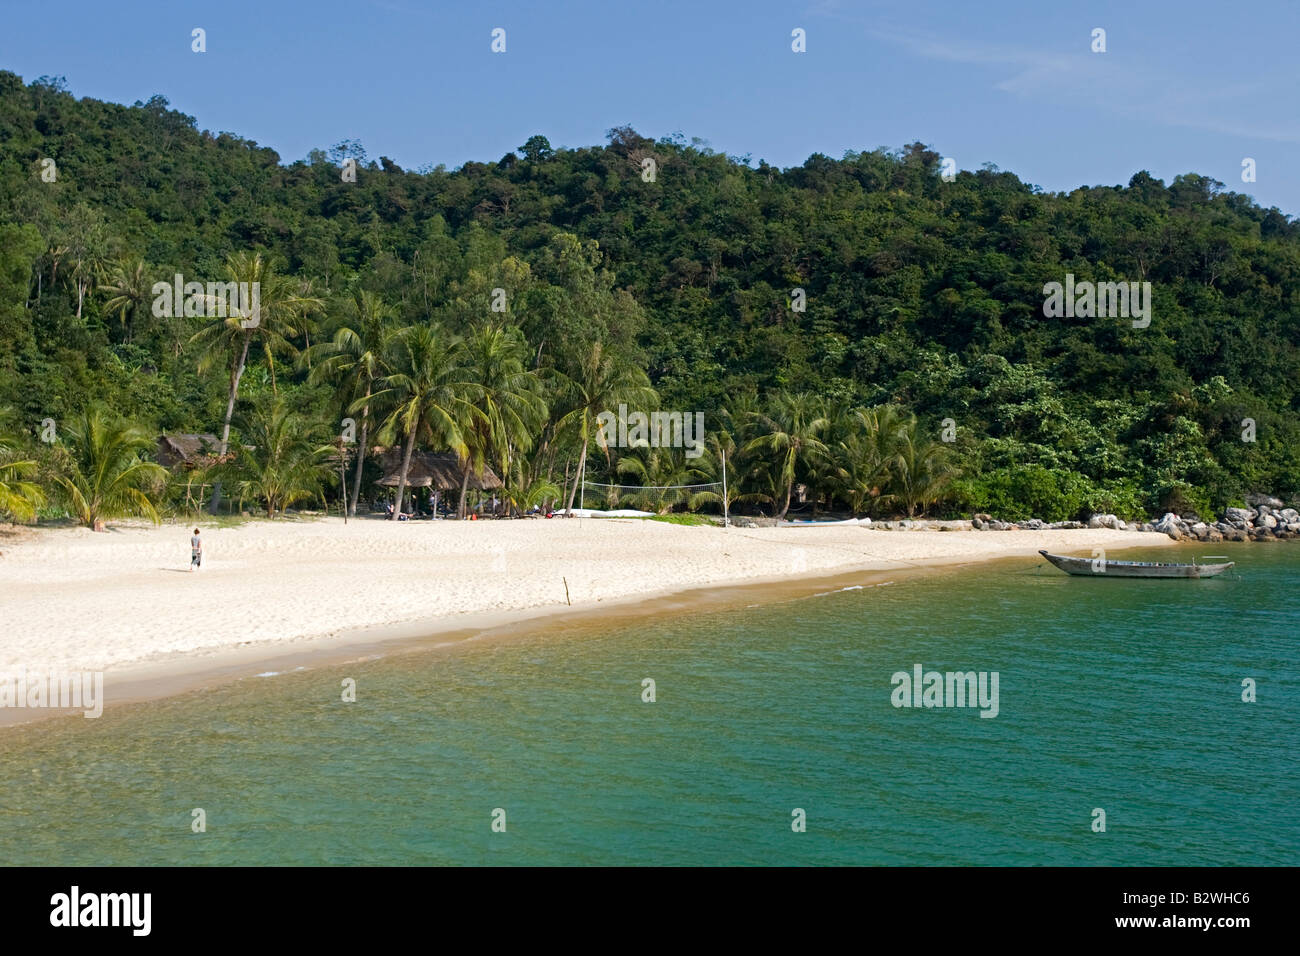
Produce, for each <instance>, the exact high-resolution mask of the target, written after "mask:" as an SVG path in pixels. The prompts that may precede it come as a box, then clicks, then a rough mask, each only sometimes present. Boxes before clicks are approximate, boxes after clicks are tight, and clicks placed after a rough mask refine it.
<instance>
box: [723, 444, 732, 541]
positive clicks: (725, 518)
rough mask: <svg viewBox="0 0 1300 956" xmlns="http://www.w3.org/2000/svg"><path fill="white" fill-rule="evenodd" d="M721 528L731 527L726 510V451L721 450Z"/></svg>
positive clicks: (729, 516)
mask: <svg viewBox="0 0 1300 956" xmlns="http://www.w3.org/2000/svg"><path fill="white" fill-rule="evenodd" d="M722 526H723V527H724V528H730V527H731V515H730V513H729V512H728V510H727V450H726V449H725V448H724V449H722Z"/></svg>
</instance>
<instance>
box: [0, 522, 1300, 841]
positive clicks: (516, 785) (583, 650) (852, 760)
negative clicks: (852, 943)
mask: <svg viewBox="0 0 1300 956" xmlns="http://www.w3.org/2000/svg"><path fill="white" fill-rule="evenodd" d="M1203 550H1204V548H1201V549H1199V550H1197V551H1192V550H1183V549H1179V551H1178V552H1177V553H1178V554H1179V555H1180V558H1179V559H1187V558H1189V557H1190V555H1191V554H1193V553H1200V552H1201V551H1203ZM1218 550H1220V551H1222V550H1223V549H1222V546H1220V548H1219V549H1218ZM1174 553H1175V552H1174V551H1172V550H1171V549H1161V550H1159V551H1158V552H1155V551H1153V552H1151V554H1150V555H1143V554H1141V553H1137V554H1134V555H1129V554H1125V555H1124V557H1125V558H1128V557H1130V556H1132V557H1137V558H1140V559H1147V560H1150V559H1153V558H1155V559H1159V560H1175V558H1171V557H1170V555H1171V554H1174ZM1232 556H1233V557H1234V558H1235V559H1236V560H1237V561H1238V562H1239V564H1238V571H1239V572H1240V576H1239V577H1224V578H1215V579H1210V580H1204V581H1142V580H1136V581H1135V580H1128V581H1126V580H1119V579H1108V580H1093V579H1087V578H1070V577H1067V576H1065V575H1063V574H1061V573H1060V572H1057V571H1055V570H1053V569H1051V568H1050V567H1046V566H1042V567H1040V568H1039V569H1038V570H1036V571H1034V570H1031V571H1027V572H1026V571H1025V570H1024V569H1026V568H1028V567H1030V566H1031V565H1032V564H1033V562H1032V561H1028V560H1027V561H1025V562H1000V563H998V564H996V565H990V566H988V567H983V568H978V569H970V570H955V571H950V572H943V573H936V574H924V575H909V574H900V575H898V576H896V577H893V578H891V579H890V580H891V583H889V584H887V585H882V584H881V583H879V581H880V579H879V575H870V576H869V575H865V574H864V575H863V583H864V584H865V583H868V582H873V583H872V586H868V587H862V588H859V589H851V590H836V591H833V592H831V593H824V594H821V595H820V596H816V597H808V598H802V599H798V600H790V601H785V602H782V603H777V604H761V605H758V606H752V607H748V608H746V607H738V608H737V609H734V610H727V611H719V610H716V609H712V610H709V611H707V612H704V613H688V614H675V615H672V616H664V617H659V618H655V617H647V618H644V619H642V620H640V621H638V622H636V623H634V624H628V622H627V621H626V620H621V621H620V622H619V623H618V625H617V626H616V627H614V628H602V627H601V626H598V625H597V626H592V625H587V624H584V625H581V626H579V627H576V629H574V630H572V631H571V632H569V633H559V634H557V633H556V630H555V628H554V627H553V626H552V627H551V628H549V629H548V628H543V627H540V626H539V627H538V628H536V629H534V631H532V632H530V630H529V626H528V625H523V626H521V631H522V636H520V637H518V638H516V639H512V640H509V641H483V642H470V643H468V644H461V645H458V646H456V647H454V648H449V649H446V650H439V651H419V652H415V653H409V654H400V655H394V656H388V657H385V658H382V659H379V660H373V661H367V662H363V663H353V664H348V665H343V666H330V667H319V668H315V669H311V670H305V671H299V672H296V673H289V674H282V675H276V676H266V677H250V678H247V679H245V680H242V681H239V682H238V683H234V684H227V685H225V686H220V687H216V688H214V689H211V690H206V691H201V692H194V693H189V694H186V695H183V696H180V697H173V698H170V699H166V700H160V701H153V702H147V703H142V704H136V705H129V706H123V707H119V708H116V709H110V710H109V711H108V712H107V713H106V714H105V715H104V716H103V717H102V718H100V719H98V720H85V719H82V718H79V717H72V718H57V719H54V720H51V721H45V722H42V723H39V724H35V725H30V726H26V727H18V728H9V729H7V730H4V731H2V732H0V857H2V858H3V860H4V861H5V862H6V863H8V864H60V865H62V864H69V865H70V864H182V865H185V864H234V863H241V864H323V863H394V864H396V863H416V864H421V863H430V864H432V863H493V864H588V863H601V864H618V863H630V864H836V863H855V864H913V865H917V864H919V865H926V864H1003V865H1006V864H1010V865H1030V864H1064V865H1072V864H1121V865H1172V864H1187V865H1200V864H1223V865H1235V864H1256V865H1278V864H1290V865H1294V864H1296V863H1297V862H1300V799H1297V798H1298V797H1300V786H1298V785H1297V780H1298V779H1300V774H1298V773H1297V769H1296V762H1295V749H1296V742H1297V741H1298V740H1300V676H1298V675H1300V649H1298V648H1297V633H1298V632H1300V628H1298V627H1297V625H1298V624H1300V609H1298V608H1297V597H1296V595H1297V588H1296V585H1297V582H1298V581H1300V547H1294V546H1290V545H1286V544H1277V545H1245V546H1242V545H1238V546H1234V547H1233V549H1232ZM918 663H919V664H922V665H923V666H924V668H925V669H926V670H931V669H934V670H938V671H949V670H960V671H968V670H974V671H987V672H993V671H996V672H998V675H999V683H998V687H999V702H998V714H997V716H996V717H994V718H991V719H989V718H981V717H980V716H979V713H980V711H979V709H977V708H970V707H967V708H923V707H918V708H912V709H906V708H896V707H894V706H893V705H892V704H891V692H892V691H893V686H892V685H891V676H892V675H893V674H894V673H895V672H897V671H907V672H911V670H912V668H913V666H914V665H915V664H918ZM344 678H353V679H355V680H356V685H357V701H356V703H344V702H342V700H341V682H342V681H343V679H344ZM644 678H652V679H653V680H654V681H655V690H656V696H657V699H656V701H655V702H653V703H646V702H643V701H642V692H643V691H642V680H643V679H644ZM1243 678H1254V679H1255V680H1256V681H1257V682H1258V690H1257V693H1258V702H1256V703H1253V704H1251V703H1243V702H1242V699H1241V698H1242V680H1243ZM194 808H202V809H203V810H204V812H205V813H206V821H207V831H206V832H205V833H199V834H196V833H193V832H192V830H191V820H192V813H191V811H192V810H193V809H194ZM497 808H501V809H503V810H504V811H505V821H506V830H505V832H504V833H501V832H493V831H492V828H491V823H492V815H493V811H494V810H495V809H497ZM795 808H800V809H802V810H804V811H805V812H806V816H807V831H806V832H802V833H796V832H793V831H792V828H791V821H792V811H793V810H794V809H795ZM1095 808H1101V809H1104V810H1105V813H1106V831H1105V832H1104V833H1098V832H1093V829H1092V824H1093V819H1094V817H1093V811H1094V809H1095Z"/></svg>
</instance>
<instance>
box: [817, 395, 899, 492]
mask: <svg viewBox="0 0 1300 956" xmlns="http://www.w3.org/2000/svg"><path fill="white" fill-rule="evenodd" d="M906 425H907V420H906V419H905V418H904V417H903V415H902V412H901V411H900V410H899V408H898V406H896V405H880V406H877V407H875V408H855V409H853V410H852V411H851V412H849V415H848V423H847V426H846V428H845V431H844V434H843V437H841V438H840V440H839V442H838V443H837V444H836V448H835V458H836V461H837V463H838V467H839V473H840V476H841V485H840V488H841V491H842V493H843V494H844V496H845V498H847V499H848V503H849V507H850V508H851V509H853V511H854V513H855V514H856V513H861V512H863V511H867V510H870V508H871V506H872V505H874V504H879V503H883V502H884V501H885V500H888V498H889V495H888V494H886V493H885V489H886V488H888V487H889V485H890V483H891V481H892V480H893V476H894V470H895V467H896V462H897V458H898V446H899V441H900V434H901V432H902V431H903V430H904V428H905V427H906Z"/></svg>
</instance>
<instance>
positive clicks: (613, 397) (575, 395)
mask: <svg viewBox="0 0 1300 956" xmlns="http://www.w3.org/2000/svg"><path fill="white" fill-rule="evenodd" d="M556 374H557V375H558V376H559V377H560V379H561V382H562V388H563V389H564V391H565V392H567V395H568V399H569V406H570V410H569V411H568V412H567V413H566V414H565V415H563V416H562V417H561V418H560V420H559V421H558V422H557V423H556V430H557V431H558V430H561V429H566V428H568V429H572V430H573V431H574V432H576V433H577V436H578V438H579V440H581V442H582V451H581V453H580V455H579V457H578V466H577V470H576V473H575V475H574V480H573V484H572V485H571V486H570V487H569V500H568V503H567V504H566V505H565V507H566V509H567V510H570V511H572V510H573V497H574V494H575V493H576V492H577V490H578V486H579V484H580V483H581V482H582V480H583V478H584V476H585V475H586V472H587V452H588V450H589V447H590V444H591V438H592V435H593V434H595V436H596V440H597V441H598V442H601V448H602V450H603V451H604V452H605V457H606V459H608V458H609V448H608V447H607V446H606V443H605V442H604V441H603V438H604V436H603V435H602V434H601V433H600V429H599V424H598V422H597V420H596V419H597V418H598V417H599V415H600V414H601V413H602V412H605V411H615V410H616V409H617V408H618V406H619V405H620V404H624V405H631V406H634V407H635V406H638V405H639V406H641V407H642V408H644V409H647V410H648V409H649V408H650V407H651V406H652V405H654V404H656V403H657V396H656V395H655V391H654V389H653V388H651V387H650V379H649V377H648V376H647V375H646V373H645V372H644V371H642V370H641V369H640V368H638V367H637V366H635V365H633V364H632V363H631V362H630V361H628V360H627V359H626V358H625V357H624V356H623V355H621V354H619V353H618V352H617V351H614V350H611V349H609V348H607V347H606V346H605V345H604V344H603V343H601V342H596V343H595V344H594V345H592V346H591V348H590V349H589V350H587V351H586V352H585V353H584V354H583V355H581V356H580V357H579V358H578V360H577V362H576V367H575V368H574V369H573V371H572V373H571V374H568V375H564V374H562V373H558V372H557V373H556Z"/></svg>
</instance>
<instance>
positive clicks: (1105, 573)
mask: <svg viewBox="0 0 1300 956" xmlns="http://www.w3.org/2000/svg"><path fill="white" fill-rule="evenodd" d="M1038 553H1039V554H1041V555H1042V556H1043V557H1045V558H1046V559H1047V560H1048V561H1051V562H1052V564H1054V565H1056V566H1057V567H1058V568H1060V569H1061V570H1062V571H1064V572H1065V573H1066V574H1079V575H1088V576H1095V577H1111V578H1212V577H1214V575H1216V574H1222V573H1223V572H1224V571H1226V570H1228V568H1230V567H1232V566H1233V565H1234V564H1236V562H1235V561H1228V562H1226V563H1223V564H1196V563H1195V561H1193V563H1191V564H1160V563H1158V562H1155V561H1109V560H1102V559H1101V558H1067V557H1065V556H1064V555H1060V554H1048V553H1047V552H1046V551H1039V552H1038ZM1211 557H1216V558H1217V557H1219V555H1217V554H1216V555H1211Z"/></svg>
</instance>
